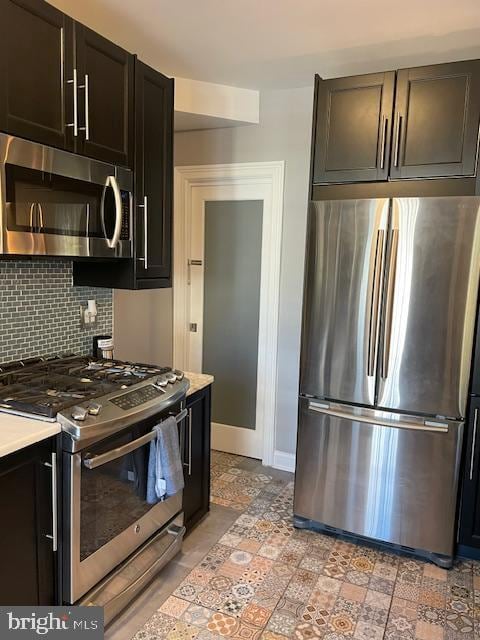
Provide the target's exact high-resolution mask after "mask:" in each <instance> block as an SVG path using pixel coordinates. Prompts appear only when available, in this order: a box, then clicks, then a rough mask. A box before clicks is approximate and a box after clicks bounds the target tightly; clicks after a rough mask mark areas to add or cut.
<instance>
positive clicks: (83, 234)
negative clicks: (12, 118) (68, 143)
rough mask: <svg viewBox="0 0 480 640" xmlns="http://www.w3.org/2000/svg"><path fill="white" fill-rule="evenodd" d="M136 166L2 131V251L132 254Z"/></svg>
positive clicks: (85, 255) (103, 255)
mask: <svg viewBox="0 0 480 640" xmlns="http://www.w3.org/2000/svg"><path fill="white" fill-rule="evenodd" d="M132 185H133V174H132V172H131V171H130V170H129V169H125V168H122V167H116V166H114V165H109V164H107V163H105V162H98V161H97V160H92V159H90V158H85V157H83V156H78V155H75V154H73V153H68V152H66V151H61V150H59V149H53V148H51V147H46V146H44V145H41V144H37V143H34V142H30V141H28V140H23V139H21V138H15V137H12V136H8V135H5V134H0V230H1V235H0V254H2V255H8V256H14V255H15V256H28V255H38V256H64V257H71V258H75V257H82V258H88V257H90V258H130V257H131V256H132V237H131V229H132Z"/></svg>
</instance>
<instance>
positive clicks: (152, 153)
mask: <svg viewBox="0 0 480 640" xmlns="http://www.w3.org/2000/svg"><path fill="white" fill-rule="evenodd" d="M135 143H136V150H135V202H136V207H135V211H136V224H135V231H136V257H137V279H138V280H140V281H141V280H142V279H143V280H146V281H147V282H146V283H144V284H142V283H140V286H144V287H148V286H149V285H148V280H150V279H152V278H156V279H160V280H161V281H163V286H171V270H172V266H171V265H172V187H173V80H172V79H170V78H167V77H166V76H164V75H162V74H161V73H159V72H158V71H155V70H154V69H151V68H150V67H147V65H145V64H143V63H142V62H140V61H137V62H136V68H135ZM159 286H161V285H159Z"/></svg>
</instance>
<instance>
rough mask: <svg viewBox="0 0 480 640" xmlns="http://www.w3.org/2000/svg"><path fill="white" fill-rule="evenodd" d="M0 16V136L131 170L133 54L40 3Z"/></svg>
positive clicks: (16, 5)
mask: <svg viewBox="0 0 480 640" xmlns="http://www.w3.org/2000/svg"><path fill="white" fill-rule="evenodd" d="M0 16H1V19H0V130H2V131H5V132H6V133H10V134H12V135H15V136H19V137H22V138H27V139H29V140H33V141H34V142H40V143H42V144H45V145H48V146H53V147H59V148H61V149H67V150H70V151H75V152H77V153H80V154H82V155H86V156H90V157H92V158H95V159H97V160H103V161H105V162H110V163H112V164H117V165H124V166H132V164H133V148H134V145H133V119H134V113H133V100H134V60H135V59H134V56H132V55H131V54H129V53H128V52H127V51H125V50H124V49H121V48H120V47H118V46H117V45H115V44H113V43H112V42H110V41H109V40H106V39H105V38H103V37H102V36H100V35H98V34H97V33H95V32H94V31H91V30H90V29H87V27H84V26H83V25H81V24H79V23H77V22H74V21H73V20H72V19H71V18H69V17H68V16H66V15H65V14H64V13H62V12H61V11H58V10H57V9H55V8H54V7H52V6H51V5H50V4H48V3H47V2H45V1H44V0H0Z"/></svg>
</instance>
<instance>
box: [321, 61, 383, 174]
mask: <svg viewBox="0 0 480 640" xmlns="http://www.w3.org/2000/svg"><path fill="white" fill-rule="evenodd" d="M394 87H395V73H394V72H393V71H392V72H388V73H372V74H369V75H363V76H352V77H349V78H336V79H334V80H321V79H320V78H318V77H317V78H316V126H315V140H314V168H313V181H314V183H330V182H365V181H369V180H386V179H387V175H388V158H389V155H390V138H391V127H392V109H393V92H394Z"/></svg>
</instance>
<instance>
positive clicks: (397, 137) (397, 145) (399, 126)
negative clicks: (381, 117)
mask: <svg viewBox="0 0 480 640" xmlns="http://www.w3.org/2000/svg"><path fill="white" fill-rule="evenodd" d="M402 121H403V116H401V115H400V114H399V113H398V114H397V127H396V133H395V150H394V152H393V165H394V166H395V167H398V158H399V155H400V136H401V131H402Z"/></svg>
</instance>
